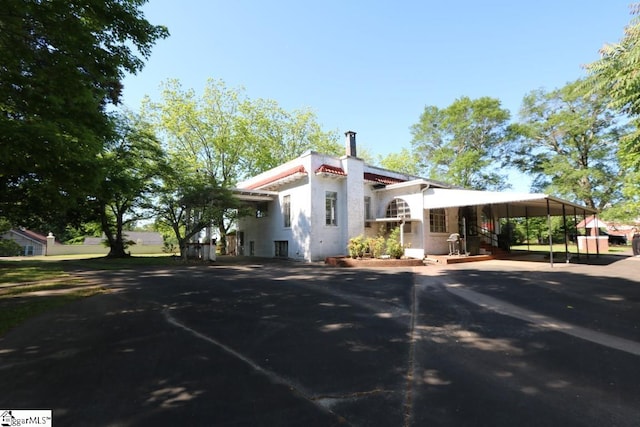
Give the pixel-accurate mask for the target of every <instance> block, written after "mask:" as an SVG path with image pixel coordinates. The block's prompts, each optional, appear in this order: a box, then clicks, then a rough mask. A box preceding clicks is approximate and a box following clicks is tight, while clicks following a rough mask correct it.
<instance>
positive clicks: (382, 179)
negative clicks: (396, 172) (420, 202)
mask: <svg viewBox="0 0 640 427" xmlns="http://www.w3.org/2000/svg"><path fill="white" fill-rule="evenodd" d="M364 179H365V181H374V182H378V183H380V184H385V185H391V184H398V183H400V182H405V180H404V179H399V178H392V177H390V176H384V175H378V174H377V173H371V172H365V173H364Z"/></svg>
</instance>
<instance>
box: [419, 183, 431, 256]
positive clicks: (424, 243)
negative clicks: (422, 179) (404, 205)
mask: <svg viewBox="0 0 640 427" xmlns="http://www.w3.org/2000/svg"><path fill="white" fill-rule="evenodd" d="M429 188H431V184H429V183H427V185H426V187H424V188H423V189H422V190H420V192H421V193H422V215H420V217H421V220H422V258H423V259H424V258H426V257H427V229H426V227H425V224H424V192H425V191H427V190H428V189H429Z"/></svg>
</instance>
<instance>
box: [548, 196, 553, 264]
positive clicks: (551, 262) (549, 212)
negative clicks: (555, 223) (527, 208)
mask: <svg viewBox="0 0 640 427" xmlns="http://www.w3.org/2000/svg"><path fill="white" fill-rule="evenodd" d="M547 231H548V232H549V264H550V265H551V267H553V238H552V237H551V209H550V207H549V199H548V198H547Z"/></svg>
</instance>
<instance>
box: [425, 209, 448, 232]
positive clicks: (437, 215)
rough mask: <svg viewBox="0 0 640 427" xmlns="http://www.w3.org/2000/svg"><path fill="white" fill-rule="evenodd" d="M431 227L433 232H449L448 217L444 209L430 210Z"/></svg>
mask: <svg viewBox="0 0 640 427" xmlns="http://www.w3.org/2000/svg"><path fill="white" fill-rule="evenodd" d="M429 228H430V229H431V232H432V233H446V232H447V217H446V215H445V211H444V209H431V210H429Z"/></svg>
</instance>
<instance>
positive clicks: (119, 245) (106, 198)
mask: <svg viewBox="0 0 640 427" xmlns="http://www.w3.org/2000/svg"><path fill="white" fill-rule="evenodd" d="M115 123H116V126H115V128H116V133H115V135H116V136H115V137H114V138H111V139H109V140H108V141H107V142H106V144H105V151H104V153H103V154H102V156H101V166H102V173H103V180H102V182H101V184H100V187H99V190H98V192H97V194H96V201H95V203H96V205H97V207H98V216H99V218H100V224H101V226H102V232H103V233H104V234H105V236H106V238H107V242H108V244H109V248H110V250H109V254H108V257H112V258H122V257H125V256H127V253H126V249H127V247H128V246H129V244H130V243H129V242H127V241H126V240H125V238H124V231H125V230H127V228H128V227H130V226H133V225H135V222H136V221H139V220H141V219H144V218H146V216H145V207H148V206H150V205H152V202H151V200H150V199H151V196H152V194H153V192H154V191H153V190H154V189H155V187H156V182H157V180H158V178H159V177H160V176H161V174H162V173H163V163H164V158H163V156H164V153H163V151H162V149H161V147H160V143H159V142H158V140H157V139H156V138H155V136H154V134H153V133H152V130H151V128H150V126H149V125H147V124H145V123H144V122H142V121H141V120H140V119H138V118H135V117H125V116H122V115H121V116H118V117H116V118H115Z"/></svg>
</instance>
